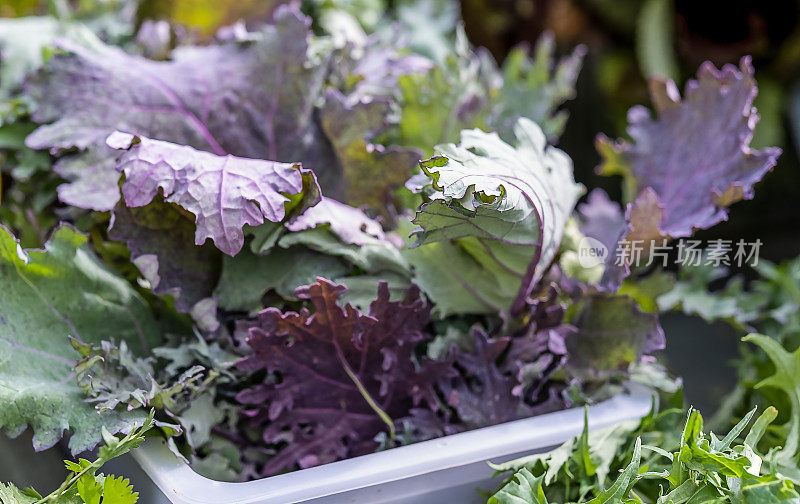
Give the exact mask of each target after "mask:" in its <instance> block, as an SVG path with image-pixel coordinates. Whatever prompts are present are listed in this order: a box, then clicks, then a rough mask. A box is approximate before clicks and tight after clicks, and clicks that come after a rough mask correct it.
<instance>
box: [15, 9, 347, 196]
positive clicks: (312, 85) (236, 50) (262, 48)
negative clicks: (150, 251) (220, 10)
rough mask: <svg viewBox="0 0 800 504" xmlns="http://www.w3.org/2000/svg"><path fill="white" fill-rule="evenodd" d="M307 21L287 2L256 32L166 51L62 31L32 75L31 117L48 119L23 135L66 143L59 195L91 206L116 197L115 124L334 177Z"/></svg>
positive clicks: (320, 73)
mask: <svg viewBox="0 0 800 504" xmlns="http://www.w3.org/2000/svg"><path fill="white" fill-rule="evenodd" d="M309 24H310V20H309V19H307V18H306V17H305V16H303V15H302V14H300V13H299V11H298V10H297V8H296V7H293V6H284V7H280V8H279V9H278V10H277V11H276V13H275V21H274V24H270V25H267V26H265V27H264V28H263V29H262V30H261V31H259V32H256V33H252V34H250V35H252V36H251V37H249V38H250V40H247V41H227V42H221V43H217V44H212V45H209V46H205V47H182V48H179V49H177V50H176V51H174V52H173V53H172V55H171V59H170V60H169V61H163V62H161V61H151V60H147V59H145V58H142V57H140V56H135V55H130V54H126V53H125V52H123V51H122V50H120V49H118V48H115V47H111V46H104V45H102V44H100V43H97V44H93V45H92V46H91V47H89V48H87V47H83V46H81V45H79V44H76V43H73V42H69V41H67V40H63V41H61V42H60V43H59V45H58V47H59V49H60V51H58V52H56V53H55V54H54V55H53V57H52V58H50V60H49V62H48V64H47V65H46V67H45V68H44V69H43V70H42V71H40V72H39V73H37V74H36V75H34V76H33V77H32V78H31V79H30V80H29V82H28V83H27V86H26V90H27V94H28V96H29V97H30V98H31V100H32V102H33V110H32V118H33V120H34V121H36V122H38V123H40V124H44V125H43V126H41V127H40V128H39V129H37V130H36V131H35V132H34V133H32V134H31V135H30V136H29V137H28V139H27V143H28V145H29V146H31V147H33V148H37V149H45V148H47V149H50V151H51V152H52V153H53V154H56V155H61V154H65V155H64V156H63V157H61V159H60V160H59V161H58V163H57V164H56V167H55V170H56V172H57V173H59V174H60V175H62V176H63V177H64V178H66V179H67V180H68V183H67V184H65V185H62V186H61V187H60V188H59V196H60V199H61V200H62V201H63V202H64V203H67V204H70V205H73V206H78V207H81V208H92V209H95V210H111V209H112V208H113V207H114V204H115V203H116V202H117V200H118V199H119V189H118V187H117V181H118V179H119V175H118V173H117V172H116V171H115V170H114V159H115V157H116V154H115V153H114V152H113V151H112V150H110V149H109V148H108V147H106V145H105V139H106V137H107V136H108V135H109V134H111V133H112V132H113V131H115V130H122V131H127V132H131V133H134V134H137V135H143V136H146V137H149V138H156V139H159V140H165V141H169V142H174V143H176V144H182V145H188V146H191V147H194V148H196V149H200V150H205V151H209V152H213V153H215V154H217V155H219V156H224V155H226V154H231V155H235V156H241V157H247V158H254V159H273V160H280V161H302V162H303V163H304V164H305V166H306V167H308V168H314V169H316V171H317V173H318V174H323V175H324V177H323V178H325V177H328V175H330V177H328V178H326V180H328V179H330V180H333V181H336V180H337V179H338V176H337V175H336V174H335V173H332V170H334V169H335V167H336V166H337V165H336V163H335V156H334V154H333V151H332V149H331V147H330V145H329V144H328V142H327V141H325V139H324V134H323V133H322V131H321V130H320V128H319V125H318V124H317V122H316V121H315V120H314V109H313V104H314V103H315V102H316V101H317V100H318V99H320V98H321V87H322V82H323V79H324V73H325V65H324V64H322V63H321V64H319V65H314V64H311V63H310V62H309V61H308V60H307V54H308V45H309V42H308V41H309V38H310V32H309V29H308V27H309ZM323 60H324V58H323ZM47 123H49V124H47ZM73 149H77V152H72V150H73Z"/></svg>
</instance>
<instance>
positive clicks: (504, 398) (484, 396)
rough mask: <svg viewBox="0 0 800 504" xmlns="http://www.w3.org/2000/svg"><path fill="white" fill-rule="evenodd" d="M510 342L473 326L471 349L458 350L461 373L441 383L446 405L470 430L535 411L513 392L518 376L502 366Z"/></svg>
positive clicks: (456, 359) (457, 356)
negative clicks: (509, 372) (505, 370)
mask: <svg viewBox="0 0 800 504" xmlns="http://www.w3.org/2000/svg"><path fill="white" fill-rule="evenodd" d="M509 344H510V339H509V338H489V337H488V336H487V335H486V333H485V332H483V331H482V330H480V329H477V328H476V329H474V330H473V345H472V349H471V350H470V351H462V352H457V355H456V358H455V363H456V366H457V368H458V370H459V374H458V375H457V376H455V377H453V378H448V379H445V380H442V381H441V383H440V387H441V389H442V392H443V393H444V396H445V398H446V399H447V404H448V405H449V406H450V407H452V408H453V409H454V410H455V411H456V413H457V414H458V419H459V420H460V423H461V424H463V425H464V427H466V428H467V429H475V428H479V427H486V426H489V425H495V424H500V423H503V422H510V421H512V420H518V419H520V418H525V417H528V416H531V415H532V414H533V410H532V409H531V408H530V407H529V406H527V405H526V404H525V403H524V402H523V401H522V400H521V399H520V398H519V397H518V396H517V395H515V394H514V388H515V387H516V385H517V379H516V377H515V376H511V375H509V374H508V373H505V372H503V370H502V369H501V368H500V364H501V356H502V355H503V354H504V353H505V352H506V350H507V349H508V347H509Z"/></svg>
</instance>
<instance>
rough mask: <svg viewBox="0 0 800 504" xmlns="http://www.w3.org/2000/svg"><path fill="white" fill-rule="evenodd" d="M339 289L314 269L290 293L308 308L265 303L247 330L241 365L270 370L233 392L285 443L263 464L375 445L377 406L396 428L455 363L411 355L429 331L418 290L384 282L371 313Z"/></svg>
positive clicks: (269, 434)
mask: <svg viewBox="0 0 800 504" xmlns="http://www.w3.org/2000/svg"><path fill="white" fill-rule="evenodd" d="M344 290H345V287H344V286H342V285H337V284H334V283H332V282H330V281H328V280H325V279H322V278H320V279H318V280H317V282H316V283H314V284H312V285H309V286H306V287H301V288H300V289H298V290H297V292H296V293H295V294H296V296H297V297H299V298H301V299H307V300H309V301H310V302H311V304H312V305H313V307H314V311H313V313H312V312H310V311H309V310H307V309H303V310H302V311H301V312H300V313H295V312H286V313H281V312H280V311H279V310H278V309H276V308H267V309H266V310H264V311H262V312H261V313H260V315H259V320H258V325H257V326H255V327H252V328H251V329H250V331H249V336H248V338H247V342H248V344H249V345H250V347H251V348H252V350H253V354H252V355H250V356H248V357H246V358H244V359H243V360H242V361H240V362H239V364H238V367H239V369H240V370H241V371H244V372H250V373H253V372H256V371H259V370H266V371H267V372H268V373H270V375H269V376H270V377H272V376H276V377H277V378H276V379H273V378H268V379H266V380H265V381H264V382H262V383H260V384H258V385H255V386H253V387H251V388H249V389H246V390H244V391H242V392H240V393H239V395H238V399H239V401H240V402H242V403H243V404H245V405H252V409H250V410H248V415H249V416H250V417H251V422H252V424H253V425H255V426H258V427H260V428H263V439H264V441H265V442H267V443H280V442H282V441H286V442H287V443H288V444H287V446H285V447H284V448H282V449H281V450H280V451H279V452H278V454H277V455H276V456H275V457H274V458H273V459H272V460H271V461H270V462H269V463H267V465H266V466H265V468H264V474H272V473H274V472H276V471H279V470H281V469H283V468H291V467H293V466H295V465H298V466H300V467H308V466H312V465H318V464H324V463H327V462H331V461H333V460H337V459H340V458H344V457H350V456H356V455H362V454H365V453H370V452H372V451H374V450H375V449H376V448H377V446H378V443H377V442H376V441H375V437H376V436H377V435H378V434H379V433H381V432H386V431H388V430H389V428H388V425H387V423H385V422H384V420H382V419H381V416H380V415H379V412H378V409H380V410H381V411H382V412H383V413H385V415H388V417H389V418H390V419H391V422H393V423H395V424H397V426H398V430H399V429H401V428H402V424H403V420H407V419H408V418H409V416H410V415H411V409H412V408H415V407H417V406H426V407H431V408H436V407H437V402H438V401H437V399H436V395H435V391H434V384H435V383H436V381H438V380H440V379H442V378H443V377H444V376H448V375H449V374H450V373H451V371H452V368H451V367H450V366H446V365H442V363H438V362H433V361H429V360H427V359H423V360H422V361H421V362H420V364H419V365H416V364H415V362H414V357H413V354H414V349H415V347H416V346H417V345H418V344H419V343H421V342H423V341H424V340H426V339H427V338H428V336H427V335H426V334H425V333H424V332H423V327H424V326H425V325H426V324H427V323H428V320H429V310H428V308H427V307H426V306H425V304H424V303H423V301H422V300H421V299H420V298H419V292H418V290H417V289H411V290H410V291H409V292H408V295H407V296H406V299H404V300H403V301H389V289H388V286H387V284H386V283H385V282H382V283H380V284H379V286H378V297H377V299H376V300H375V301H374V302H373V303H372V305H371V306H370V310H369V314H368V315H363V314H361V313H360V312H359V311H358V310H356V309H355V308H353V307H352V306H351V305H349V304H347V305H345V306H344V307H341V306H339V305H338V304H337V300H338V298H339V297H340V296H341V294H342V292H344ZM370 401H372V402H373V404H372V405H371V404H370Z"/></svg>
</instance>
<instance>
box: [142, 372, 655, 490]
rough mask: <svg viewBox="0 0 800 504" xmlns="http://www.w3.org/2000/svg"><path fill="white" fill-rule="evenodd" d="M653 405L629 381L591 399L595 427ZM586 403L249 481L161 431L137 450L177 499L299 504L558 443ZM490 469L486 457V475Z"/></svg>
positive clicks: (575, 427)
mask: <svg viewBox="0 0 800 504" xmlns="http://www.w3.org/2000/svg"><path fill="white" fill-rule="evenodd" d="M652 405H653V393H652V392H651V391H650V390H648V389H646V388H645V387H642V386H629V387H628V391H627V392H626V393H623V394H620V395H617V396H615V397H613V398H611V399H609V400H607V401H604V402H601V403H598V404H596V405H592V406H589V407H588V419H589V427H590V429H598V428H602V427H607V426H609V425H613V424H616V423H619V422H622V421H625V420H633V419H637V418H641V417H642V416H644V415H645V414H647V412H648V411H649V410H650V408H651V407H652ZM583 411H584V408H583V407H577V408H572V409H568V410H563V411H557V412H553V413H547V414H544V415H538V416H535V417H531V418H526V419H523V420H517V421H514V422H508V423H504V424H500V425H494V426H491V427H484V428H482V429H476V430H472V431H468V432H462V433H459V434H453V435H451V436H446V437H442V438H438V439H432V440H429V441H422V442H419V443H416V444H413V445H409V446H402V447H398V448H393V449H391V450H387V451H382V452H378V453H373V454H369V455H364V456H361V457H355V458H352V459H348V460H342V461H339V462H333V463H330V464H325V465H322V466H317V467H312V468H309V469H303V470H299V471H294V472H291V473H287V474H280V475H277V476H272V477H268V478H264V479H260V480H255V481H249V482H245V483H228V482H220V481H214V480H211V479H208V478H206V477H204V476H201V475H200V474H197V473H196V472H194V470H192V469H191V467H189V465H188V464H186V463H185V462H183V461H182V460H180V459H178V458H177V457H176V456H175V455H174V454H172V453H171V452H170V451H169V449H168V448H167V447H166V443H165V442H164V441H163V440H161V439H148V440H147V441H146V442H145V443H144V444H143V445H142V446H141V447H139V448H138V449H136V450H134V451H133V456H134V458H135V459H136V461H137V462H138V463H139V465H140V466H141V467H142V468H143V469H144V471H145V472H146V473H147V475H148V476H149V477H150V478H151V479H152V480H153V482H154V483H155V484H156V485H157V486H158V487H159V488H160V489H161V491H162V492H164V494H165V495H166V496H167V498H168V499H169V500H170V501H172V502H173V503H174V504H218V503H226V504H295V503H301V502H305V501H309V500H313V499H320V498H323V497H330V496H334V495H337V494H344V493H346V492H351V491H354V490H358V489H362V488H365V487H373V486H379V485H384V484H387V483H390V482H396V481H398V480H406V479H409V480H410V479H411V478H414V477H418V476H420V475H424V474H426V473H433V472H436V471H442V470H446V469H452V468H454V467H459V466H467V465H470V464H474V463H476V462H483V461H489V460H492V459H499V458H507V457H508V456H509V455H512V454H519V453H521V452H526V451H535V450H542V449H544V448H550V447H554V446H557V445H559V444H561V443H563V442H564V441H567V440H568V439H570V438H572V437H574V436H576V435H577V434H579V433H580V431H581V429H582V428H583ZM491 472H492V471H491V469H490V468H489V466H488V465H487V466H486V476H487V477H488V476H491Z"/></svg>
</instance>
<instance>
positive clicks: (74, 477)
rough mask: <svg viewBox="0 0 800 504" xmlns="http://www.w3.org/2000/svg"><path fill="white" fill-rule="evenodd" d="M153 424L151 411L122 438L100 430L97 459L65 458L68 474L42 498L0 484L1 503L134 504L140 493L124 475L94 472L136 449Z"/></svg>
mask: <svg viewBox="0 0 800 504" xmlns="http://www.w3.org/2000/svg"><path fill="white" fill-rule="evenodd" d="M152 427H153V412H152V411H151V412H150V415H149V416H148V417H146V418H145V419H143V422H141V423H138V424H135V425H134V429H133V430H131V432H129V433H128V434H127V435H126V436H125V437H123V438H119V437H116V436H113V435H111V434H110V433H109V432H108V431H107V430H105V429H103V440H104V442H105V445H104V446H101V447H100V450H99V451H98V453H97V458H96V459H95V460H94V461H93V462H90V461H88V460H86V459H83V458H82V459H80V460H78V461H77V462H72V461H70V460H65V461H64V464H65V465H66V467H67V470H68V471H70V474H69V476H67V478H66V480H65V481H64V483H62V484H61V486H60V487H58V488H57V489H56V490H54V491H53V492H51V493H50V494H48V495H46V496H44V497H42V496H41V495H40V494H39V493H37V492H36V491H35V490H33V489H31V488H28V489H26V490H20V489H18V488H17V487H15V486H14V485H12V484H10V483H9V484H3V483H0V504H46V503H48V502H51V503H53V504H100V503H101V502H102V503H103V504H136V502H137V501H138V500H139V494H138V493H136V492H134V491H133V487H132V486H131V485H130V482H129V481H128V479H127V478H123V477H121V476H120V477H115V476H111V475H104V474H99V473H98V472H97V471H99V470H100V468H101V467H102V466H103V465H104V464H105V463H106V462H108V461H109V460H112V459H115V458H117V457H119V456H122V455H125V454H126V453H128V452H129V451H131V450H133V449H135V448H137V447H138V446H139V445H140V444H141V443H142V441H144V435H145V433H147V431H148V430H150V429H151V428H152Z"/></svg>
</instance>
